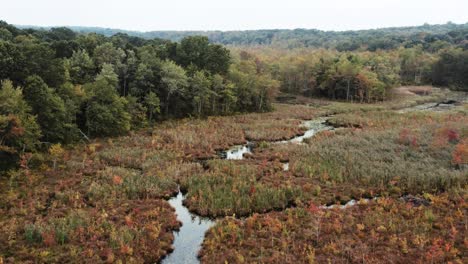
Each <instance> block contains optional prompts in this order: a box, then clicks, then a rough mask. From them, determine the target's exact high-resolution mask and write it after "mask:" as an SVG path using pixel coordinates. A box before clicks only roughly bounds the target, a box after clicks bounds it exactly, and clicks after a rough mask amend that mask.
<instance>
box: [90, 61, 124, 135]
mask: <svg viewBox="0 0 468 264" xmlns="http://www.w3.org/2000/svg"><path fill="white" fill-rule="evenodd" d="M116 78H117V77H116V74H115V73H114V72H113V71H112V66H110V65H107V66H106V64H104V65H103V70H102V71H101V73H100V74H99V75H98V76H97V77H96V81H95V82H93V83H90V84H87V85H85V91H86V93H87V95H88V97H89V99H88V100H87V106H86V127H87V131H88V135H91V136H116V135H122V134H125V133H127V132H128V131H129V130H130V128H131V124H130V121H131V116H130V114H129V113H128V112H127V100H126V99H125V98H123V97H120V96H119V95H118V93H117V86H116V85H117V81H116Z"/></svg>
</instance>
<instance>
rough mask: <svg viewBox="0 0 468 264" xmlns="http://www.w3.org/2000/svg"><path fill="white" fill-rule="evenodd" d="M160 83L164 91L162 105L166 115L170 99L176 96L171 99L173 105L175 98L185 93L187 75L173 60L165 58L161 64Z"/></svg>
mask: <svg viewBox="0 0 468 264" xmlns="http://www.w3.org/2000/svg"><path fill="white" fill-rule="evenodd" d="M161 83H162V86H163V87H164V89H165V93H166V100H165V101H164V105H165V108H166V115H168V114H169V105H170V104H171V99H172V98H173V97H176V98H175V100H174V101H173V103H174V104H173V105H174V106H175V105H176V100H177V99H178V98H177V97H180V96H184V95H185V94H186V88H187V87H188V77H187V75H186V73H185V70H184V69H183V68H182V67H180V66H178V65H177V64H175V63H174V62H173V61H169V60H166V61H165V62H163V63H162V65H161Z"/></svg>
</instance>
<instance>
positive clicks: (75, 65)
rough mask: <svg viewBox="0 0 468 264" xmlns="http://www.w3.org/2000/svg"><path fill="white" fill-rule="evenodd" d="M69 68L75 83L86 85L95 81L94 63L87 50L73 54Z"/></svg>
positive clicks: (68, 64)
mask: <svg viewBox="0 0 468 264" xmlns="http://www.w3.org/2000/svg"><path fill="white" fill-rule="evenodd" d="M67 66H68V71H69V73H70V78H71V81H72V82H73V83H75V84H85V83H88V82H91V81H92V80H93V77H94V74H95V67H94V62H93V60H92V59H91V57H89V54H88V52H86V50H79V51H75V52H73V55H72V57H71V58H70V59H69V60H68V63H67Z"/></svg>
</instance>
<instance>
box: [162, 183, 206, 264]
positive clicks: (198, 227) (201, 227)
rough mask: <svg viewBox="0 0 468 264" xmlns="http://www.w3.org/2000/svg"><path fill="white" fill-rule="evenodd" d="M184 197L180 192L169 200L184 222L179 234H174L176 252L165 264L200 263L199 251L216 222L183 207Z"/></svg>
mask: <svg viewBox="0 0 468 264" xmlns="http://www.w3.org/2000/svg"><path fill="white" fill-rule="evenodd" d="M184 198H185V197H184V195H183V194H182V192H180V191H179V193H178V194H177V196H176V197H173V198H171V199H170V200H169V204H170V205H171V206H172V207H174V208H175V210H176V213H177V219H178V220H179V221H181V222H182V227H181V228H180V230H179V231H178V232H174V237H175V239H174V244H173V246H174V251H173V252H172V253H171V254H169V255H168V256H167V257H166V258H164V259H163V261H162V263H165V264H179V263H199V261H198V257H197V256H198V251H199V250H200V247H201V244H202V242H203V239H204V237H205V232H206V231H207V230H208V229H209V228H210V227H212V226H213V225H214V224H215V221H213V220H211V219H208V218H202V217H200V216H198V215H196V214H192V213H190V212H189V210H188V209H187V207H185V206H184V205H183V200H184Z"/></svg>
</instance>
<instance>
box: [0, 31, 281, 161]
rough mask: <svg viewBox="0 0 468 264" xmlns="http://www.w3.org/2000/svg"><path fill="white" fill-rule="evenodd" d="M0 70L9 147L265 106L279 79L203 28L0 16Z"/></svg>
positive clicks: (3, 134)
mask: <svg viewBox="0 0 468 264" xmlns="http://www.w3.org/2000/svg"><path fill="white" fill-rule="evenodd" d="M0 80H2V83H1V86H2V89H1V90H0V98H1V100H0V146H1V149H0V150H1V153H2V154H3V156H12V157H16V156H17V155H16V154H17V153H18V152H24V151H33V150H35V149H37V148H41V147H48V146H49V144H50V143H71V142H75V141H77V140H82V139H87V138H90V137H101V136H116V135H122V134H125V133H127V132H128V131H130V130H131V129H137V128H141V127H144V126H146V125H147V124H149V123H153V122H154V121H156V120H161V119H166V118H172V117H186V116H197V117H202V116H207V115H225V114H230V113H234V112H246V111H247V112H249V111H268V110H270V109H271V100H270V99H271V98H272V93H273V92H274V91H276V90H277V88H278V83H277V82H276V81H274V80H272V79H271V78H270V76H269V75H268V74H267V73H265V74H263V73H259V72H257V71H256V70H255V69H252V68H250V67H244V66H243V64H241V63H238V62H233V60H232V59H231V55H230V52H229V50H227V49H226V48H224V47H222V46H221V45H218V44H210V43H209V41H208V39H207V38H206V37H201V36H194V37H186V38H184V39H183V40H182V41H181V42H179V43H175V42H171V41H167V40H160V39H154V40H146V39H142V38H137V37H131V36H128V35H124V34H117V35H115V36H112V37H105V36H103V35H99V34H95V33H90V34H77V33H75V32H73V31H72V30H70V29H67V28H54V29H51V30H48V31H44V30H34V29H26V30H21V29H18V28H16V27H14V26H11V25H9V24H7V23H5V22H2V23H1V24H0ZM43 145H45V146H43ZM2 160H7V159H4V158H3V157H2Z"/></svg>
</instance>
